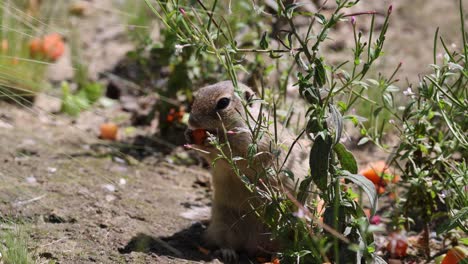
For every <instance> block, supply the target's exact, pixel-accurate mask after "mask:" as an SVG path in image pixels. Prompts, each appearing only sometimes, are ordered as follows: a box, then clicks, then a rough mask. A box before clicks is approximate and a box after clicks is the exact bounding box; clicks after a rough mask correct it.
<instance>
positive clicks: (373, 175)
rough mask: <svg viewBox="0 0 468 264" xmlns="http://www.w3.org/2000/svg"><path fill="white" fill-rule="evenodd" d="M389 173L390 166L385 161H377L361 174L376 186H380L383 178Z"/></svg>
mask: <svg viewBox="0 0 468 264" xmlns="http://www.w3.org/2000/svg"><path fill="white" fill-rule="evenodd" d="M385 172H388V166H387V164H386V163H385V161H377V162H375V163H371V164H370V165H369V166H368V167H367V168H366V169H364V170H362V171H361V174H362V175H363V176H365V177H366V178H367V179H369V180H370V181H371V182H373V183H374V184H379V185H380V183H381V182H382V179H381V176H382V175H383V174H384V173H385Z"/></svg>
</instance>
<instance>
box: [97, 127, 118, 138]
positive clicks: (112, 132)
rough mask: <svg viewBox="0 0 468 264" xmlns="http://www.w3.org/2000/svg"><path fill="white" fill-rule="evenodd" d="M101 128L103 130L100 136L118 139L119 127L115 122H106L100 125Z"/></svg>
mask: <svg viewBox="0 0 468 264" xmlns="http://www.w3.org/2000/svg"><path fill="white" fill-rule="evenodd" d="M99 130H100V131H101V134H100V135H99V137H100V138H102V139H107V140H116V139H117V131H118V130H119V127H118V126H117V125H116V124H114V123H104V124H102V125H101V126H100V127H99Z"/></svg>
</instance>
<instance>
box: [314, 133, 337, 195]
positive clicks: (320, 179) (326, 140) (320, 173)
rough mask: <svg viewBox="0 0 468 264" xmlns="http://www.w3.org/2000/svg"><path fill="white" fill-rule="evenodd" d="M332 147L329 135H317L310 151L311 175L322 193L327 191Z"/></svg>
mask: <svg viewBox="0 0 468 264" xmlns="http://www.w3.org/2000/svg"><path fill="white" fill-rule="evenodd" d="M331 147H332V140H331V137H330V136H329V135H323V136H318V135H317V136H316V138H315V142H314V145H313V146H312V149H311V150H310V156H309V166H310V173H311V176H312V179H313V181H314V182H315V184H317V186H318V187H319V189H320V190H322V191H325V190H326V189H327V184H328V168H329V165H330V152H331Z"/></svg>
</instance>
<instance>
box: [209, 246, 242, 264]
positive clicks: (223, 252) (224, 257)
mask: <svg viewBox="0 0 468 264" xmlns="http://www.w3.org/2000/svg"><path fill="white" fill-rule="evenodd" d="M214 255H215V257H217V258H219V259H220V260H221V261H223V262H224V263H229V264H237V263H239V256H238V255H237V253H236V251H235V250H233V249H230V248H221V249H218V250H216V251H215V252H214Z"/></svg>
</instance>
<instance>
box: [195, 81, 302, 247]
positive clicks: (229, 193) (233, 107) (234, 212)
mask: <svg viewBox="0 0 468 264" xmlns="http://www.w3.org/2000/svg"><path fill="white" fill-rule="evenodd" d="M239 89H240V96H239V95H238V93H236V92H235V91H234V87H233V85H232V83H231V82H230V81H224V82H220V83H216V84H213V85H210V86H206V87H204V88H201V89H200V90H199V91H198V92H197V93H196V95H195V100H194V103H193V106H192V111H191V113H190V119H189V130H188V134H190V131H191V130H194V129H206V130H209V131H212V132H216V133H217V134H218V135H219V136H218V138H219V139H220V141H223V140H224V136H223V135H224V130H223V126H224V128H225V129H226V131H235V132H236V133H235V134H228V135H227V140H228V141H229V145H230V146H231V149H229V148H228V147H224V149H223V152H224V153H225V154H226V155H227V156H229V155H232V157H242V158H244V159H247V149H248V146H249V144H250V143H252V136H251V133H250V131H249V130H248V126H247V124H246V121H245V120H246V113H245V111H244V106H243V103H242V102H243V100H244V99H245V98H249V97H252V95H253V91H252V90H251V89H250V88H249V87H247V86H245V85H242V84H240V85H239ZM223 97H226V98H230V100H231V101H230V104H229V106H228V107H227V108H225V109H222V110H216V104H217V102H218V100H219V99H221V98H223ZM241 97H244V98H241ZM249 112H250V113H251V116H254V117H256V116H257V115H258V112H259V106H258V105H256V104H253V106H252V107H250V108H249ZM254 122H255V121H253V120H252V121H251V125H252V126H253V125H254ZM270 131H272V129H270ZM278 131H282V133H280V135H279V136H278V141H279V142H280V143H281V144H283V145H284V146H285V147H289V146H290V145H291V143H292V142H293V140H294V138H295V137H294V136H293V135H291V134H288V132H287V131H286V130H283V128H282V127H281V126H280V125H279V126H278ZM272 137H273V132H272V133H271V135H265V136H264V137H263V138H262V139H261V141H260V142H257V144H258V153H262V154H259V155H258V156H256V158H255V160H254V162H253V166H252V167H249V166H248V163H247V161H246V160H239V161H237V162H236V165H237V166H238V168H239V169H240V171H241V173H242V174H244V175H246V176H247V177H248V178H249V179H250V180H251V181H254V179H255V178H256V176H257V173H258V172H263V169H264V168H268V167H272V166H274V167H276V166H277V163H276V158H275V157H274V155H273V154H272V153H271V152H270V146H271V145H272V144H271V142H273V138H272ZM197 147H198V148H200V149H203V150H205V151H207V153H206V154H205V158H206V159H207V161H208V162H210V164H211V163H212V161H213V160H215V159H216V158H217V156H218V155H219V153H218V152H217V150H216V149H215V148H213V147H212V146H211V145H209V144H208V143H206V144H204V145H203V146H197ZM286 153H287V148H285V149H282V150H281V154H280V156H279V159H278V160H279V164H280V165H281V163H282V161H283V160H284V158H285V156H286ZM304 158H305V156H304V155H301V150H300V147H298V146H296V147H295V148H294V150H293V151H292V153H291V156H290V158H289V159H288V162H287V163H286V164H285V167H284V168H285V169H289V170H291V171H292V172H293V173H294V174H295V175H296V177H300V178H302V177H305V176H306V174H307V166H304V163H303V161H304ZM281 181H282V184H283V185H284V186H286V188H287V189H289V190H291V189H293V186H294V183H293V182H292V181H291V180H289V179H288V178H287V177H286V176H285V175H282V177H281ZM212 182H213V190H214V195H213V206H212V217H211V223H210V225H209V227H208V230H207V232H206V239H207V240H208V242H210V243H211V244H213V245H215V246H218V247H221V248H229V249H233V250H236V251H246V252H247V253H249V254H256V253H258V251H259V249H260V248H263V249H270V250H271V249H274V248H275V246H274V243H273V242H271V241H270V236H269V235H268V230H267V229H266V228H265V226H264V225H263V224H262V223H261V221H260V220H259V219H258V217H257V216H256V215H255V213H253V212H252V206H251V204H253V205H255V204H259V202H260V199H259V197H257V196H255V194H253V193H251V192H250V191H249V190H248V189H247V188H246V187H245V186H244V183H243V182H242V181H241V180H240V178H239V177H238V175H236V173H234V170H233V169H232V168H231V166H230V165H229V164H228V162H227V161H226V160H223V159H218V160H216V162H215V163H214V166H213V168H212Z"/></svg>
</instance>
